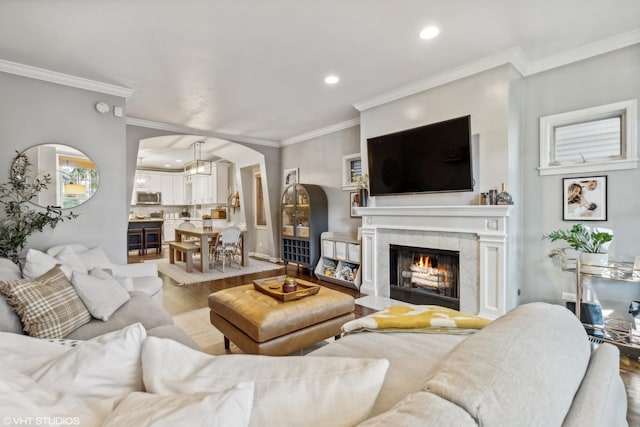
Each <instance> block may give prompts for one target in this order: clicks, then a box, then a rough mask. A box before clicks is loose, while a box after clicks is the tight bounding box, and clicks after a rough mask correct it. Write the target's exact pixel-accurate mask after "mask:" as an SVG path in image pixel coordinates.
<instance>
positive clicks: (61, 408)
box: [0, 338, 109, 426]
mask: <svg viewBox="0 0 640 427" xmlns="http://www.w3.org/2000/svg"><path fill="white" fill-rule="evenodd" d="M32 339H33V338H32ZM0 390H1V391H2V393H1V396H2V398H0V414H2V420H3V424H2V425H4V426H9V425H39V426H63V425H64V426H99V425H102V421H103V420H104V419H105V418H106V415H107V414H108V412H107V410H108V409H109V408H108V407H106V405H103V404H102V402H96V401H94V402H88V401H85V400H84V399H81V398H78V397H76V396H72V395H69V394H63V393H57V392H54V391H51V390H48V389H46V388H45V387H41V386H39V385H38V384H37V383H36V382H35V381H34V380H33V379H32V378H31V377H29V376H28V375H25V374H23V373H20V372H19V371H17V370H15V369H13V368H12V367H10V366H6V365H3V367H2V369H1V370H0ZM47 420H48V421H47Z"/></svg>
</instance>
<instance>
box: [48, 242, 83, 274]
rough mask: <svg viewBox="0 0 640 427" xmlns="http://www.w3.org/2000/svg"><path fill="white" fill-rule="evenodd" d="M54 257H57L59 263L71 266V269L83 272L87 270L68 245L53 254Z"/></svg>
mask: <svg viewBox="0 0 640 427" xmlns="http://www.w3.org/2000/svg"><path fill="white" fill-rule="evenodd" d="M54 258H55V259H57V260H58V261H59V263H60V264H62V265H64V266H68V267H69V268H71V270H72V271H79V272H80V273H84V274H87V273H88V272H89V271H88V270H87V268H86V267H85V266H84V264H83V263H82V260H81V259H80V257H78V254H76V253H75V252H74V251H73V249H71V247H70V246H67V247H66V248H64V249H62V250H61V251H60V252H58V253H57V254H56V255H54Z"/></svg>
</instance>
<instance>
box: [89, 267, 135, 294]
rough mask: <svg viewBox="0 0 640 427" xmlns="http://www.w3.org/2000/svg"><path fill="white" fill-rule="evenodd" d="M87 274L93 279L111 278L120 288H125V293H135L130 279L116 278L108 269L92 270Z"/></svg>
mask: <svg viewBox="0 0 640 427" xmlns="http://www.w3.org/2000/svg"><path fill="white" fill-rule="evenodd" d="M89 274H91V275H92V276H95V277H100V278H105V277H107V276H110V277H113V278H114V279H116V281H117V282H118V283H119V284H120V286H122V287H123V288H125V289H126V290H127V292H133V291H135V288H134V287H133V279H132V278H131V277H125V276H116V275H114V274H113V270H112V269H110V268H98V267H96V268H94V269H92V270H91V271H90V272H89Z"/></svg>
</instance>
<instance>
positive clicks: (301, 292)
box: [253, 276, 320, 302]
mask: <svg viewBox="0 0 640 427" xmlns="http://www.w3.org/2000/svg"><path fill="white" fill-rule="evenodd" d="M285 277H287V276H276V277H268V278H266V279H258V280H254V281H253V287H254V288H255V289H256V290H257V291H260V292H262V293H263V294H265V295H269V296H270V297H273V298H276V299H279V300H280V301H284V302H286V301H294V300H297V299H300V298H304V297H308V296H310V295H315V294H317V293H318V291H319V290H320V285H316V284H313V283H311V282H307V281H306V280H300V279H296V285H297V289H296V290H295V291H293V292H284V291H283V290H282V285H283V284H284V279H285Z"/></svg>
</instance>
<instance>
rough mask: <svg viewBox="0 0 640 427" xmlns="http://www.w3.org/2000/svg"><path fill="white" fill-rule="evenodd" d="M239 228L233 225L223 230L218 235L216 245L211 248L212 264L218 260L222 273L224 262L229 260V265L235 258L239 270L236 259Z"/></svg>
mask: <svg viewBox="0 0 640 427" xmlns="http://www.w3.org/2000/svg"><path fill="white" fill-rule="evenodd" d="M240 233H241V230H240V227H237V226H235V225H232V226H229V227H225V228H223V229H222V230H221V231H220V233H218V239H217V240H216V244H215V245H214V246H213V247H212V249H211V250H212V253H213V263H214V264H215V262H216V261H217V260H219V259H221V261H222V272H223V273H224V267H225V264H226V262H225V261H226V260H227V259H228V260H229V264H231V263H233V259H234V258H236V261H237V263H238V268H240V259H239V258H238V255H239V254H240V252H239V248H240V246H239V242H240Z"/></svg>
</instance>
